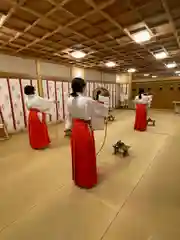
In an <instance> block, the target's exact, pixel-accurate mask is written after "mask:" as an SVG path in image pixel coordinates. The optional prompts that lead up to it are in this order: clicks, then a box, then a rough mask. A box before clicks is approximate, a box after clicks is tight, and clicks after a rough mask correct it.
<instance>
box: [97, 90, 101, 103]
mask: <svg viewBox="0 0 180 240" xmlns="http://www.w3.org/2000/svg"><path fill="white" fill-rule="evenodd" d="M100 94H101V90H99V91H97V93H96V100H97V101H98V100H99V95H100Z"/></svg>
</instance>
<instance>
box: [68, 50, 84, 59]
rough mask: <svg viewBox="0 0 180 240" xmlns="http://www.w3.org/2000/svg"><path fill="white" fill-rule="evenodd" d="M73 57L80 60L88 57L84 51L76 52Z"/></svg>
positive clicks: (72, 54)
mask: <svg viewBox="0 0 180 240" xmlns="http://www.w3.org/2000/svg"><path fill="white" fill-rule="evenodd" d="M71 56H72V57H73V58H77V59H79V58H84V57H85V56H86V54H85V53H84V52H82V51H74V52H72V53H71Z"/></svg>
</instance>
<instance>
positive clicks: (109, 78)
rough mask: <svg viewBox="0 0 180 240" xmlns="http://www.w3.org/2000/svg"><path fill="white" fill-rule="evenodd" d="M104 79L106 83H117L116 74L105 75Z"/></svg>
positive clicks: (103, 75)
mask: <svg viewBox="0 0 180 240" xmlns="http://www.w3.org/2000/svg"><path fill="white" fill-rule="evenodd" d="M102 78H103V81H104V82H116V74H115V73H105V72H104V73H103V74H102Z"/></svg>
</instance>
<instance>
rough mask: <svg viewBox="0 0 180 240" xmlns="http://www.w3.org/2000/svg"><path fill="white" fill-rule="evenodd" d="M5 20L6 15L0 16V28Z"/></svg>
mask: <svg viewBox="0 0 180 240" xmlns="http://www.w3.org/2000/svg"><path fill="white" fill-rule="evenodd" d="M6 18H7V15H5V14H0V27H2V26H3V24H4V22H5V20H6Z"/></svg>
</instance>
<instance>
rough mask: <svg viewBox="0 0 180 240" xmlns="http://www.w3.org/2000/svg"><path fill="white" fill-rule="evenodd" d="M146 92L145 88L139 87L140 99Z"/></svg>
mask: <svg viewBox="0 0 180 240" xmlns="http://www.w3.org/2000/svg"><path fill="white" fill-rule="evenodd" d="M143 93H144V89H143V88H140V89H139V99H141V98H142V94H143Z"/></svg>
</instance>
